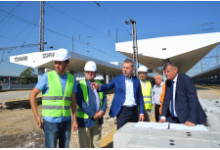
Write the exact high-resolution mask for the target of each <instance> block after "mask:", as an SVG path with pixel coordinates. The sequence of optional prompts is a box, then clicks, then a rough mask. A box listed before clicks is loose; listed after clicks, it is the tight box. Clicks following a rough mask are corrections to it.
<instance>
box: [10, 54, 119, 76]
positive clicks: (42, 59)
mask: <svg viewBox="0 0 220 150" xmlns="http://www.w3.org/2000/svg"><path fill="white" fill-rule="evenodd" d="M58 55H59V51H57V50H51V51H44V52H35V53H29V54H23V55H16V56H11V57H10V62H11V63H15V64H19V65H23V66H28V67H32V68H49V69H54V61H55V60H56V57H58ZM70 55H71V59H70V67H69V70H70V71H72V72H84V65H85V63H86V62H87V61H89V60H92V61H94V62H96V64H97V68H98V70H97V73H100V74H108V75H118V74H120V73H121V69H122V67H121V66H116V65H114V64H110V63H107V62H104V61H100V60H97V59H94V58H91V57H88V56H84V55H80V54H77V53H74V52H70Z"/></svg>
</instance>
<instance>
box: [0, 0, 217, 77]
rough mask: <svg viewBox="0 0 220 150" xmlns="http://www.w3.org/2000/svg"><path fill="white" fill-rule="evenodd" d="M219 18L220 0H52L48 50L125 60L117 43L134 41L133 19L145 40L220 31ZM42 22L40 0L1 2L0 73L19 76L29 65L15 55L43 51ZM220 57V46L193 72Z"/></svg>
mask: <svg viewBox="0 0 220 150" xmlns="http://www.w3.org/2000/svg"><path fill="white" fill-rule="evenodd" d="M219 16H220V1H211V2H210V1H184V2H181V1H46V2H45V17H44V28H45V29H44V41H45V42H47V44H45V48H44V50H45V51H48V50H55V49H59V48H66V49H68V50H69V51H74V52H76V53H79V54H82V55H86V56H90V57H94V58H96V59H100V60H104V61H108V62H114V61H119V62H123V60H124V59H125V58H126V57H125V56H124V55H122V54H120V53H118V52H116V51H115V43H116V42H125V41H131V40H132V36H131V35H130V33H131V32H132V26H131V25H126V24H125V21H126V20H129V17H131V18H132V19H133V20H135V21H136V29H137V39H138V40H140V39H148V38H156V37H164V36H175V35H187V34H199V33H211V32H219V31H220V18H219ZM39 23H40V1H0V75H9V76H19V75H20V73H21V72H22V71H23V70H24V69H26V67H24V66H20V65H17V64H12V63H10V62H9V57H10V56H13V55H20V54H25V53H32V52H38V51H39V46H38V43H39ZM116 33H117V36H116ZM21 46H25V47H26V48H21ZM51 46H52V47H53V48H51ZM11 47H13V48H11ZM3 48H5V49H3ZM215 55H216V49H214V50H213V51H212V52H210V53H209V54H208V55H207V56H206V58H204V59H203V60H202V64H203V67H201V62H199V63H198V64H196V65H195V66H194V67H193V68H192V69H191V70H190V71H189V72H187V74H189V75H193V74H196V73H199V72H201V68H203V69H204V68H210V67H212V66H214V65H216V58H215V57H214V56H215ZM36 73H37V72H36Z"/></svg>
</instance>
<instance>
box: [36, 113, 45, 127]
mask: <svg viewBox="0 0 220 150" xmlns="http://www.w3.org/2000/svg"><path fill="white" fill-rule="evenodd" d="M35 120H36V123H37V125H38V127H39V128H40V129H43V124H42V122H41V119H40V117H39V116H37V117H36V118H35Z"/></svg>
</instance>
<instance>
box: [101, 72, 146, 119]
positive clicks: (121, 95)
mask: <svg viewBox="0 0 220 150" xmlns="http://www.w3.org/2000/svg"><path fill="white" fill-rule="evenodd" d="M132 81H133V89H134V98H135V101H136V104H137V106H139V110H140V113H142V114H144V102H143V95H142V91H141V85H140V80H139V79H138V78H137V77H134V76H132ZM113 88H115V95H114V98H113V101H112V105H111V109H110V112H109V115H110V117H115V116H116V115H117V114H118V113H119V111H120V110H121V107H122V105H123V104H124V102H125V94H126V93H125V92H126V90H125V76H124V75H123V74H121V75H119V76H117V77H115V78H114V79H113V80H112V81H111V82H110V83H109V84H106V85H101V91H102V92H107V91H109V90H111V89H113ZM137 113H138V112H137Z"/></svg>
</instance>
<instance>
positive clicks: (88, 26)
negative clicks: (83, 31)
mask: <svg viewBox="0 0 220 150" xmlns="http://www.w3.org/2000/svg"><path fill="white" fill-rule="evenodd" d="M47 6H49V7H50V8H52V9H54V10H56V11H57V12H59V13H61V14H63V15H65V16H67V17H69V18H71V19H73V20H74V21H77V22H79V23H80V24H82V25H84V26H86V27H87V28H90V29H92V30H94V31H96V32H99V33H101V34H103V35H105V36H107V37H109V36H108V35H107V34H105V33H104V32H102V31H100V30H98V29H96V28H94V27H92V26H90V25H88V24H86V23H84V22H83V21H81V20H79V19H77V18H75V17H73V16H71V15H69V14H67V13H65V12H63V11H61V10H59V9H57V8H55V7H54V6H51V5H49V4H48V3H47ZM109 38H110V37H109ZM112 40H113V39H112Z"/></svg>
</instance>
